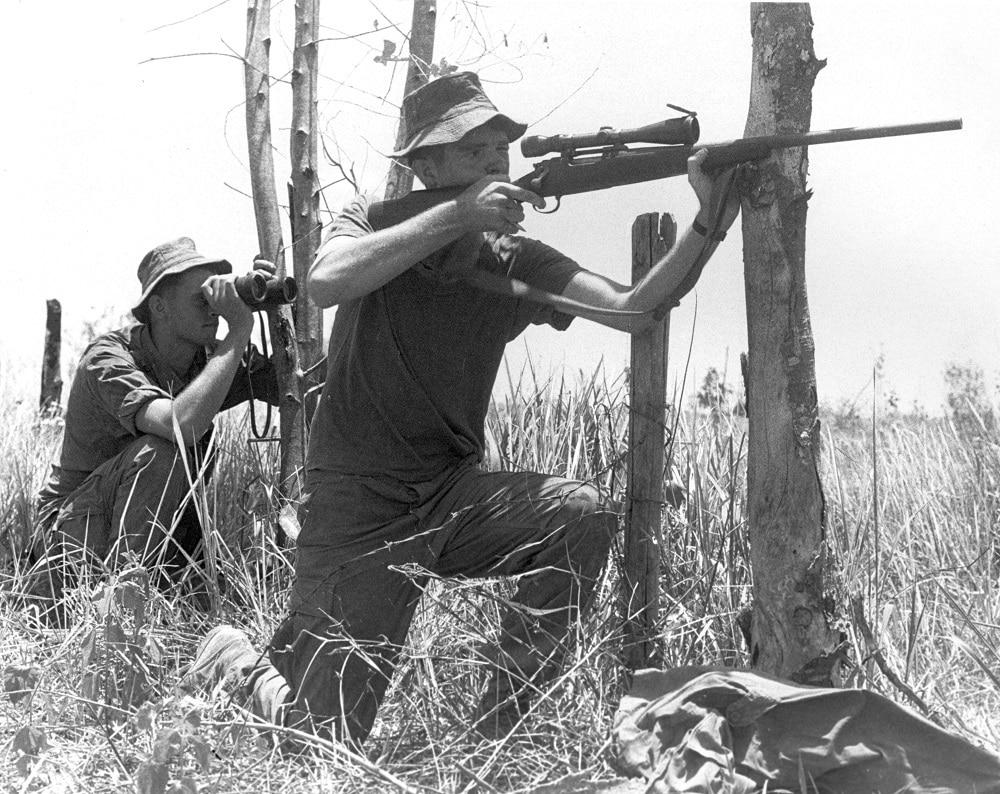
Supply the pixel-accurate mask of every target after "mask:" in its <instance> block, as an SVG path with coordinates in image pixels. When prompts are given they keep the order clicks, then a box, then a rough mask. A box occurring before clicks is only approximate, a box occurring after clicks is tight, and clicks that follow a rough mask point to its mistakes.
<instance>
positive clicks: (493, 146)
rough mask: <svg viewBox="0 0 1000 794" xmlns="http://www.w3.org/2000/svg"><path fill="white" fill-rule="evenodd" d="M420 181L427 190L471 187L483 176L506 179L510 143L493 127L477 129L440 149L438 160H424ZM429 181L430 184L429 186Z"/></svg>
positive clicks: (507, 178) (508, 168)
mask: <svg viewBox="0 0 1000 794" xmlns="http://www.w3.org/2000/svg"><path fill="white" fill-rule="evenodd" d="M418 176H420V181H421V182H423V183H424V184H425V185H426V186H427V187H452V186H459V187H461V186H465V185H471V184H472V183H473V182H476V181H478V180H480V179H482V178H483V177H484V176H494V177H496V178H497V179H499V180H502V181H509V180H510V141H509V140H507V133H505V132H503V131H502V130H498V129H494V128H493V127H489V126H484V127H477V128H476V129H474V130H473V131H472V132H470V133H469V134H468V135H466V136H465V137H464V138H462V140H460V141H458V142H457V143H446V144H443V145H442V146H441V147H440V154H439V156H438V157H436V158H434V159H433V160H431V159H430V158H428V160H426V161H425V170H424V173H423V174H421V173H420V172H418ZM430 182H433V184H430Z"/></svg>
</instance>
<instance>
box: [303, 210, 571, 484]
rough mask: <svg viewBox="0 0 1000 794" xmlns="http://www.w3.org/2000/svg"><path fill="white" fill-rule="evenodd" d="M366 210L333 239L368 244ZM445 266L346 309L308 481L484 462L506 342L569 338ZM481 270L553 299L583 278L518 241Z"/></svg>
mask: <svg viewBox="0 0 1000 794" xmlns="http://www.w3.org/2000/svg"><path fill="white" fill-rule="evenodd" d="M367 209H368V201H367V199H366V198H365V197H363V196H359V197H358V198H356V199H355V200H354V201H352V202H351V203H350V204H348V206H347V207H345V208H344V210H343V211H342V212H341V213H340V214H339V215H338V216H337V217H336V218H335V219H334V221H333V222H332V224H331V225H330V227H329V228H328V229H327V232H326V239H327V240H330V239H332V238H334V237H340V236H348V237H361V236H363V235H366V234H370V233H371V232H372V227H371V225H370V223H369V222H368V214H367ZM320 252H321V253H322V249H321V251H320ZM442 260H443V256H442V255H441V254H440V253H439V254H437V255H434V256H432V257H429V258H428V259H427V260H424V261H423V262H420V263H419V264H417V265H416V266H414V267H412V268H410V269H408V270H406V271H405V272H403V273H402V274H400V275H399V276H397V277H395V278H394V279H392V280H391V281H389V282H388V283H387V284H385V285H384V286H382V287H381V288H379V289H377V290H375V291H374V292H372V293H370V294H368V295H366V296H364V297H363V298H360V299H358V300H356V301H350V302H346V303H344V304H341V305H340V306H339V307H338V309H337V317H336V320H335V322H334V328H333V332H332V335H331V339H330V349H329V356H328V361H327V378H326V384H325V385H324V387H323V393H322V396H321V398H320V401H319V403H318V405H317V407H316V413H315V416H314V420H313V424H312V431H311V433H310V440H309V453H308V468H309V474H310V478H311V479H313V480H317V479H319V480H321V479H322V475H323V473H324V472H336V473H340V474H358V475H368V476H379V477H391V478H394V479H397V480H401V481H404V482H411V483H415V482H423V481H427V480H429V479H431V478H433V477H434V476H435V475H437V474H439V473H440V472H442V471H444V470H445V469H446V468H448V467H449V466H453V465H455V464H457V463H459V462H461V461H463V460H467V459H469V458H470V457H473V456H475V457H478V458H479V459H481V458H482V455H483V448H484V445H485V440H484V423H485V419H486V411H487V409H488V407H489V401H490V395H491V393H492V390H493V384H494V381H495V379H496V375H497V371H498V369H499V366H500V362H501V360H502V357H503V351H504V347H505V346H506V344H507V342H509V341H511V340H512V339H514V338H516V337H517V336H518V335H519V334H520V333H521V332H522V331H523V330H524V329H525V328H527V327H528V326H529V325H531V324H544V323H548V324H549V325H551V326H553V327H554V328H557V329H559V330H563V329H565V328H566V327H567V326H568V325H569V324H570V322H571V321H572V319H573V318H572V317H571V316H570V315H567V314H563V313H561V312H558V311H556V310H555V309H553V308H552V307H549V306H547V305H545V304H541V303H536V302H533V301H527V300H524V299H520V298H512V297H507V296H502V295H496V294H493V293H490V292H485V291H483V290H481V289H478V288H476V287H473V286H470V285H468V284H466V283H464V282H463V281H461V280H460V279H455V278H453V277H450V276H449V275H447V273H445V272H443V270H442ZM475 266H476V267H482V268H487V269H489V270H490V271H492V272H494V273H499V274H502V275H506V276H509V277H512V278H516V279H520V280H521V281H524V282H526V283H528V284H531V285H532V286H535V287H539V288H541V289H544V290H547V291H549V292H556V293H558V292H561V291H562V290H563V288H564V287H565V286H566V284H567V283H568V282H569V281H570V279H572V278H573V276H574V275H575V274H576V273H577V272H579V271H580V270H581V268H580V266H579V265H577V264H576V263H575V262H574V261H573V260H571V259H569V258H567V257H565V256H563V255H562V254H561V253H559V252H558V251H556V250H555V249H554V248H551V247H549V246H547V245H545V244H543V243H540V242H538V241H537V240H532V239H529V238H527V237H520V236H510V235H502V236H496V235H487V242H486V244H485V245H484V246H483V248H482V249H481V251H480V255H479V259H478V261H477V263H476V265H475Z"/></svg>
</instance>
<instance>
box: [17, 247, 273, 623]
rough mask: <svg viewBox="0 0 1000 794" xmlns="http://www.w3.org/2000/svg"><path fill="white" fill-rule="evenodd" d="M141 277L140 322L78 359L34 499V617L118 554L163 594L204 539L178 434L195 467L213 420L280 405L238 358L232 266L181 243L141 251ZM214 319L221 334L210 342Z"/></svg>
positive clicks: (246, 316)
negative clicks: (37, 527)
mask: <svg viewBox="0 0 1000 794" xmlns="http://www.w3.org/2000/svg"><path fill="white" fill-rule="evenodd" d="M257 266H258V267H261V268H263V269H264V270H266V271H269V272H270V271H272V270H273V265H271V264H270V263H267V262H263V261H260V260H258V262H257ZM138 276H139V281H140V283H141V285H142V295H141V297H140V298H139V301H138V303H137V304H136V305H135V307H134V308H133V309H132V314H133V315H134V316H135V318H136V320H138V323H137V324H135V325H131V326H128V327H126V328H122V329H120V330H117V331H112V332H110V333H106V334H103V335H102V336H99V337H98V338H97V339H95V340H94V342H93V343H91V344H90V346H89V347H88V348H87V349H86V351H84V354H83V357H82V359H81V361H80V364H79V366H78V368H77V371H76V375H75V377H74V379H73V384H72V387H71V389H70V393H69V399H68V401H67V404H66V413H65V430H64V432H63V439H62V446H61V449H60V451H59V456H58V459H57V462H56V463H54V464H53V465H52V468H51V472H50V474H49V478H48V481H47V482H46V484H45V486H44V487H43V488H42V490H41V492H40V494H39V498H38V506H39V518H40V524H41V528H42V531H41V533H40V534H41V538H42V541H41V544H40V546H41V548H40V549H37V550H36V553H37V552H38V551H40V552H41V553H42V555H43V558H42V559H41V560H40V561H39V562H38V564H37V565H36V570H35V576H34V584H33V586H32V588H31V594H32V595H33V596H34V597H36V598H39V599H41V604H40V606H42V607H43V609H48V608H50V607H51V606H52V604H51V601H56V602H58V601H59V600H60V598H61V596H62V591H63V588H64V586H65V585H66V584H68V582H67V581H66V576H67V574H68V573H70V572H72V571H74V570H77V569H78V566H79V565H81V564H84V563H88V564H90V563H99V564H101V563H103V564H107V565H110V566H114V565H116V564H117V563H118V562H119V561H120V559H121V557H122V555H123V554H125V553H126V552H132V553H134V554H135V555H137V557H138V558H139V559H140V560H142V561H143V563H144V564H146V565H148V566H150V567H153V568H155V570H156V573H157V579H158V581H159V583H160V584H161V585H162V584H163V583H165V582H169V581H170V580H171V579H172V578H174V577H175V576H176V575H177V573H178V572H179V571H180V570H181V569H182V568H183V567H184V565H185V562H186V561H189V560H191V559H192V557H193V556H195V555H196V553H197V548H198V544H199V542H200V541H201V535H202V528H201V525H200V522H199V520H198V516H197V514H196V513H195V511H194V510H193V505H192V503H191V502H190V501H188V502H187V508H186V509H181V508H182V505H183V504H184V502H185V496H186V495H187V494H188V491H189V489H190V485H189V482H188V477H187V474H186V473H185V468H184V463H183V461H182V460H181V454H182V451H181V449H180V447H179V446H178V442H177V435H176V433H177V432H179V433H180V435H181V436H182V437H183V440H184V445H185V446H186V447H188V454H189V455H190V454H192V453H194V456H195V458H199V457H200V458H203V456H204V452H205V450H206V448H207V447H208V441H209V439H210V438H211V431H212V428H213V420H214V418H215V416H216V414H218V413H219V411H221V410H224V409H226V408H230V407H232V406H234V405H237V404H238V403H241V402H244V401H246V400H250V399H254V398H256V399H259V400H267V401H269V402H271V403H276V402H277V392H278V390H277V383H276V381H275V378H274V371H273V369H272V367H271V366H270V363H269V362H267V361H265V360H264V359H263V358H262V357H260V356H259V354H256V351H255V350H254V349H253V348H250V352H249V354H248V356H247V359H246V360H244V352H245V351H246V350H247V346H248V342H249V339H250V334H251V332H252V331H253V312H252V311H251V310H250V308H249V307H248V306H247V305H246V304H245V303H244V302H243V301H242V300H241V299H240V297H239V296H238V295H237V292H236V288H235V279H234V277H233V275H232V266H231V265H230V264H229V262H227V261H226V260H225V259H213V258H208V257H204V256H202V255H201V254H199V253H198V251H197V250H196V249H195V246H194V242H192V241H191V240H190V239H189V238H187V237H181V238H179V239H176V240H172V241H170V242H167V243H164V244H162V245H159V246H157V247H156V248H154V249H153V250H152V251H150V252H149V253H148V254H146V256H145V257H143V259H142V262H141V263H140V264H139V271H138ZM220 317H221V318H222V319H224V320H225V321H226V325H227V326H228V330H227V333H226V335H225V336H224V337H223V338H222V339H221V340H217V339H216V333H217V331H218V329H219V318H220ZM209 470H210V469H209Z"/></svg>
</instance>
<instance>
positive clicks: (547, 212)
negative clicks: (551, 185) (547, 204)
mask: <svg viewBox="0 0 1000 794" xmlns="http://www.w3.org/2000/svg"><path fill="white" fill-rule="evenodd" d="M555 199H556V205H555V206H554V207H553V208H552V209H550V210H540V209H538V207H535V212H537V213H538V214H539V215H551V214H552V213H553V212H555V211H556V210H557V209H559V206H560V204H562V196H556V197H555Z"/></svg>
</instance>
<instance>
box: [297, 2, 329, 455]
mask: <svg viewBox="0 0 1000 794" xmlns="http://www.w3.org/2000/svg"><path fill="white" fill-rule="evenodd" d="M318 32H319V0H298V1H297V2H296V3H295V52H294V54H293V61H292V131H291V140H290V146H289V151H290V153H291V157H292V186H291V204H292V209H291V219H292V256H293V260H294V270H295V279H296V281H297V282H298V284H299V294H298V298H297V299H296V301H295V335H296V339H297V341H298V346H299V360H300V362H301V366H302V369H303V371H304V372H305V373H307V374H306V377H304V378H303V383H302V391H303V395H307V394H309V393H310V390H315V388H316V387H318V386H319V385H321V384H322V382H323V376H324V374H325V372H324V370H323V367H321V366H319V361H320V359H321V358H322V357H323V310H322V309H320V308H319V306H317V305H316V304H315V303H313V302H312V301H310V300H309V291H308V290H307V289H306V277H307V275H308V273H309V267H310V266H311V265H312V261H313V259H314V258H315V256H316V250H317V249H318V248H319V245H320V236H321V234H322V225H321V224H320V221H319V178H318V175H317V174H318V169H317V162H318V155H317V149H318V135H319V133H318V124H317V120H316V97H317V88H316V86H317V83H318V81H319V64H318V52H317V50H318V47H317V45H316V39H317V37H318ZM312 393H315V392H314V391H313V392H312ZM301 417H302V420H303V422H304V423H305V427H303V428H302V429H301V431H300V432H301V433H302V434H303V435H304V436H305V435H307V433H306V427H308V423H309V421H310V419H311V416H310V415H309V411H308V404H305V405H304V407H303V411H302V413H301Z"/></svg>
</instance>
